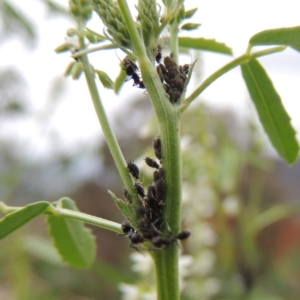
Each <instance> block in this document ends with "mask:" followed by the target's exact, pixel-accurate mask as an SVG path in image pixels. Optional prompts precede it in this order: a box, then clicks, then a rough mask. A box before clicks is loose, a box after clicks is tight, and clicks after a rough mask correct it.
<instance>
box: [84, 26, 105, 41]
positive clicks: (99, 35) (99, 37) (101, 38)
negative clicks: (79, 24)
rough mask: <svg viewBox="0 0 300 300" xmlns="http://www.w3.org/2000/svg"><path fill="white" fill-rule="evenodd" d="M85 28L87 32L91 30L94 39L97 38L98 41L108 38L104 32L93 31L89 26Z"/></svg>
mask: <svg viewBox="0 0 300 300" xmlns="http://www.w3.org/2000/svg"><path fill="white" fill-rule="evenodd" d="M85 30H86V32H89V33H90V34H92V35H93V36H94V39H95V40H96V41H97V42H98V43H99V42H102V41H106V40H107V38H106V37H105V36H104V35H102V34H100V33H98V32H96V31H93V30H91V29H89V28H86V29H85ZM85 34H86V33H85Z"/></svg>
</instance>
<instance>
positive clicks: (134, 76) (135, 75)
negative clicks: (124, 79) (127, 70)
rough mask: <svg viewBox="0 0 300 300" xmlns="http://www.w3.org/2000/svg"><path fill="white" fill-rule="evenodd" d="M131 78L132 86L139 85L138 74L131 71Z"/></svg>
mask: <svg viewBox="0 0 300 300" xmlns="http://www.w3.org/2000/svg"><path fill="white" fill-rule="evenodd" d="M131 78H132V79H133V85H134V86H139V85H140V82H141V80H140V76H139V75H138V74H137V73H133V74H132V75H131Z"/></svg>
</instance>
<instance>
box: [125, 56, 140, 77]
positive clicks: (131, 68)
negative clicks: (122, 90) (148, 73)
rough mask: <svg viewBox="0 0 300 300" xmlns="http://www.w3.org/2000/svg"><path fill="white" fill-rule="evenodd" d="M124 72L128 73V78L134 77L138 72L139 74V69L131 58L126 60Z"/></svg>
mask: <svg viewBox="0 0 300 300" xmlns="http://www.w3.org/2000/svg"><path fill="white" fill-rule="evenodd" d="M123 70H125V71H126V74H127V76H130V77H131V76H132V75H133V74H135V73H136V72H138V70H139V68H138V67H137V65H136V64H135V63H134V62H133V61H132V60H131V59H129V58H125V59H124V63H123Z"/></svg>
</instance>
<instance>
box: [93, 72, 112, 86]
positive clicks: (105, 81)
mask: <svg viewBox="0 0 300 300" xmlns="http://www.w3.org/2000/svg"><path fill="white" fill-rule="evenodd" d="M96 73H97V75H98V78H99V80H100V81H101V83H102V85H103V86H104V87H105V88H107V89H113V88H114V83H113V81H112V80H111V79H110V77H109V76H108V75H107V73H105V72H104V71H100V70H96Z"/></svg>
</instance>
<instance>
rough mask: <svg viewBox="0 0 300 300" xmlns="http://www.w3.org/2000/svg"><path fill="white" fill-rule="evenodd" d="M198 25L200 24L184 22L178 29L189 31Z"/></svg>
mask: <svg viewBox="0 0 300 300" xmlns="http://www.w3.org/2000/svg"><path fill="white" fill-rule="evenodd" d="M199 26H201V24H199V23H186V24H183V25H182V26H181V28H180V29H181V30H187V31H190V30H195V29H197V28H199Z"/></svg>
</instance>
